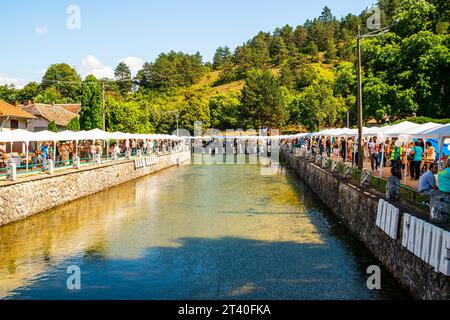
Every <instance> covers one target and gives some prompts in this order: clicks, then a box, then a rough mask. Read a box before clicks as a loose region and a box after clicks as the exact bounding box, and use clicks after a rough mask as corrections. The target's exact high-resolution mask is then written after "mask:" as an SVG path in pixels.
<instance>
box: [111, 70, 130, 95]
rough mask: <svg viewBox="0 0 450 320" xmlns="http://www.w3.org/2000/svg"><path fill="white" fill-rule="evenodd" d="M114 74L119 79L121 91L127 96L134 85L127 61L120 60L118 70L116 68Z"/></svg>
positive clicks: (118, 83)
mask: <svg viewBox="0 0 450 320" xmlns="http://www.w3.org/2000/svg"><path fill="white" fill-rule="evenodd" d="M114 76H115V78H116V80H117V85H118V87H119V90H120V93H121V94H122V96H126V95H127V94H128V93H129V92H130V91H131V87H132V85H133V82H132V80H131V70H130V67H128V66H127V65H126V63H125V62H120V63H119V64H118V65H117V67H116V70H114Z"/></svg>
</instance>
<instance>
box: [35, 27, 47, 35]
mask: <svg viewBox="0 0 450 320" xmlns="http://www.w3.org/2000/svg"><path fill="white" fill-rule="evenodd" d="M34 31H35V32H36V33H37V34H38V35H40V36H43V35H44V34H46V33H48V30H47V28H46V27H36V28H34Z"/></svg>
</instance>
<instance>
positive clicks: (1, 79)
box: [0, 73, 23, 89]
mask: <svg viewBox="0 0 450 320" xmlns="http://www.w3.org/2000/svg"><path fill="white" fill-rule="evenodd" d="M5 84H13V85H14V86H15V87H16V89H22V88H23V84H22V83H21V81H19V79H16V78H12V77H8V76H7V75H5V74H1V73H0V85H1V86H2V85H5Z"/></svg>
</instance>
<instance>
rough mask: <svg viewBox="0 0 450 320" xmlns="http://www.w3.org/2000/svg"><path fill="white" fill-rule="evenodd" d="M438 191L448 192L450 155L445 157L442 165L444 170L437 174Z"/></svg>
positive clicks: (449, 191)
mask: <svg viewBox="0 0 450 320" xmlns="http://www.w3.org/2000/svg"><path fill="white" fill-rule="evenodd" d="M438 186H439V191H442V192H445V193H450V157H448V158H447V160H446V161H445V165H444V170H442V171H441V172H439V175H438Z"/></svg>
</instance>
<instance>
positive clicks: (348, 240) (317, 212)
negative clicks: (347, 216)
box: [283, 166, 411, 299]
mask: <svg viewBox="0 0 450 320" xmlns="http://www.w3.org/2000/svg"><path fill="white" fill-rule="evenodd" d="M283 167H284V169H285V170H286V176H287V181H288V183H289V184H291V185H292V187H293V189H294V190H295V192H296V193H297V195H298V197H299V198H301V199H302V201H303V203H304V205H305V207H306V208H307V209H308V215H309V216H310V218H311V221H312V223H313V224H314V225H315V226H316V227H317V228H318V229H319V232H324V231H325V230H327V232H328V233H329V234H330V236H332V237H333V238H335V239H336V240H337V241H338V242H339V243H340V244H341V245H342V246H343V247H345V248H346V249H347V250H346V251H347V252H348V253H349V254H351V255H352V256H353V258H354V261H355V262H356V266H357V268H358V270H359V271H360V272H361V273H363V274H366V273H367V268H368V267H369V266H372V265H376V266H379V267H380V269H381V275H382V276H381V282H382V288H383V291H384V292H386V291H387V295H388V296H391V298H392V297H394V298H398V299H410V298H411V297H410V295H409V293H408V292H407V290H406V289H403V288H402V289H399V284H398V282H397V280H395V278H394V277H393V276H392V275H391V274H390V273H389V271H387V270H386V269H385V268H384V267H383V266H382V265H381V263H380V262H379V261H378V259H377V258H376V257H375V256H374V255H373V254H372V253H371V252H370V251H369V250H368V249H367V248H366V247H365V245H364V244H363V243H362V242H361V241H360V240H359V239H358V238H357V237H355V236H354V235H353V234H352V233H351V231H350V230H348V228H347V227H346V226H345V225H344V223H343V222H342V220H341V219H340V218H339V217H337V216H336V215H335V214H334V213H333V212H332V210H331V209H330V208H329V207H328V206H327V205H326V204H325V203H324V202H323V201H322V200H321V199H320V198H319V196H318V195H317V194H316V193H315V192H314V191H313V190H312V189H311V188H310V187H309V186H308V185H307V184H306V183H305V182H304V181H303V180H302V179H301V178H300V177H299V176H298V175H297V174H296V173H295V172H294V171H293V170H292V169H290V168H288V167H287V166H283ZM367 276H369V275H367Z"/></svg>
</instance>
